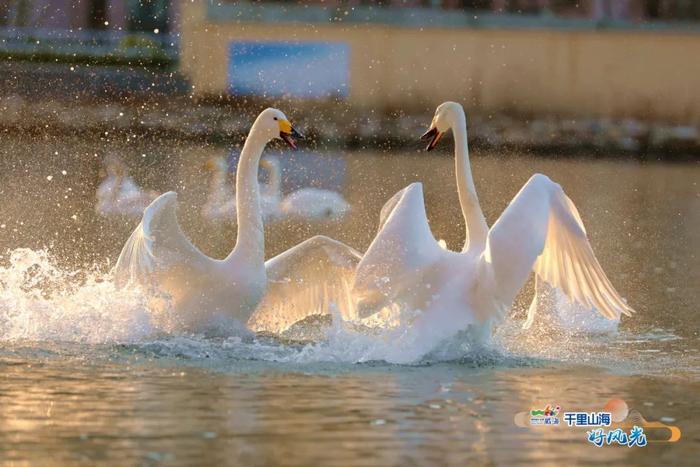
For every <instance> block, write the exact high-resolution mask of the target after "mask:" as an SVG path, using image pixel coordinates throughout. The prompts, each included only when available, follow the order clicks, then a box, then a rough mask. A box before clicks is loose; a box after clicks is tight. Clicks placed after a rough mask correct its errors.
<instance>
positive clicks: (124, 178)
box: [95, 154, 158, 218]
mask: <svg viewBox="0 0 700 467" xmlns="http://www.w3.org/2000/svg"><path fill="white" fill-rule="evenodd" d="M104 165H105V172H106V176H105V178H104V180H102V182H101V183H100V185H99V186H98V187H97V192H96V198H97V203H96V204H95V211H96V212H97V213H98V214H99V215H101V216H104V217H116V216H124V217H133V218H137V217H139V216H141V214H142V213H143V210H144V208H145V207H146V206H148V205H149V204H150V203H151V201H153V200H154V199H155V198H156V197H158V193H157V192H155V191H153V190H144V189H142V188H140V187H139V186H138V185H137V184H136V182H135V181H134V179H133V178H131V177H130V176H129V173H128V170H127V168H126V165H125V164H124V162H122V161H121V159H119V157H117V156H116V155H113V154H112V155H109V156H107V157H106V158H105V160H104Z"/></svg>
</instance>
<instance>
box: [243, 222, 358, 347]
mask: <svg viewBox="0 0 700 467" xmlns="http://www.w3.org/2000/svg"><path fill="white" fill-rule="evenodd" d="M360 258H361V255H360V253H358V252H357V251H356V250H354V249H353V248H351V247H349V246H347V245H345V244H343V243H341V242H338V241H336V240H333V239H331V238H328V237H324V236H321V235H317V236H315V237H312V238H310V239H308V240H305V241H304V242H302V243H300V244H299V245H297V246H295V247H293V248H290V249H289V250H287V251H285V252H284V253H281V254H279V255H278V256H275V257H274V258H272V259H269V260H268V261H266V262H265V271H266V273H267V281H268V282H267V291H266V293H265V297H264V298H263V300H262V302H260V304H259V305H258V307H257V309H256V311H255V313H254V314H253V316H251V318H250V320H249V321H248V327H249V328H250V329H252V330H253V331H257V332H261V331H265V332H271V333H276V334H279V333H281V332H283V331H285V330H286V329H287V328H289V327H290V326H291V325H293V324H294V323H297V322H299V321H301V320H303V319H304V318H307V317H309V316H312V315H326V314H329V313H330V310H331V307H333V306H335V307H337V309H338V311H339V312H340V313H341V315H342V316H343V317H344V318H345V319H352V318H353V306H352V299H351V295H350V287H351V286H352V280H353V277H354V272H355V267H356V266H357V264H358V262H359V261H360Z"/></svg>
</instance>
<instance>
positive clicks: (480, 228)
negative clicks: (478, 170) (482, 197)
mask: <svg viewBox="0 0 700 467" xmlns="http://www.w3.org/2000/svg"><path fill="white" fill-rule="evenodd" d="M454 120H455V121H453V122H452V132H453V133H454V139H455V174H456V176H457V193H459V204H460V205H461V206H462V216H464V223H465V224H466V230H467V233H466V239H465V241H464V248H463V251H466V250H468V249H469V248H477V247H478V248H483V247H484V246H485V245H486V236H487V235H488V232H489V228H488V226H487V225H486V219H485V218H484V213H483V212H482V211H481V205H480V204H479V197H478V196H477V195H476V187H475V186H474V178H473V176H472V168H471V164H470V163H469V145H468V143H467V119H466V117H465V116H464V113H463V112H458V113H457V114H456V116H455V118H454Z"/></svg>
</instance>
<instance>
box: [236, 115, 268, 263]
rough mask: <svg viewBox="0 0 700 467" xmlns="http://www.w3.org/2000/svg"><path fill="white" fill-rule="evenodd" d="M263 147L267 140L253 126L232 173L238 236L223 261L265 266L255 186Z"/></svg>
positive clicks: (263, 240) (257, 185)
mask: <svg viewBox="0 0 700 467" xmlns="http://www.w3.org/2000/svg"><path fill="white" fill-rule="evenodd" d="M265 144H267V141H266V140H265V138H263V137H262V136H261V135H260V134H259V133H258V132H256V131H255V125H253V128H252V129H251V130H250V133H249V134H248V138H247V139H246V142H245V144H244V145H243V150H242V151H241V156H240V158H239V160H238V169H237V170H236V213H237V216H238V237H237V240H236V246H235V247H234V249H233V251H232V252H231V254H230V255H229V257H228V258H227V259H231V258H233V257H236V258H239V259H243V260H245V261H247V262H248V264H249V265H250V266H253V267H255V266H260V267H264V264H265V237H264V232H263V221H262V214H261V211H260V187H259V184H258V164H259V163H260V156H261V155H262V152H263V149H264V148H265Z"/></svg>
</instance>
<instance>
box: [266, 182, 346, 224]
mask: <svg viewBox="0 0 700 467" xmlns="http://www.w3.org/2000/svg"><path fill="white" fill-rule="evenodd" d="M280 210H281V211H282V213H283V215H284V216H286V217H297V218H302V219H307V220H339V219H342V218H343V217H344V216H345V215H346V214H347V213H348V211H349V210H350V205H349V204H348V202H347V201H345V198H343V195H341V194H340V193H338V192H335V191H331V190H324V189H321V188H313V187H307V188H302V189H300V190H297V191H295V192H293V193H290V194H289V195H287V196H285V198H284V200H283V201H282V204H281V205H280Z"/></svg>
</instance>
